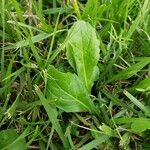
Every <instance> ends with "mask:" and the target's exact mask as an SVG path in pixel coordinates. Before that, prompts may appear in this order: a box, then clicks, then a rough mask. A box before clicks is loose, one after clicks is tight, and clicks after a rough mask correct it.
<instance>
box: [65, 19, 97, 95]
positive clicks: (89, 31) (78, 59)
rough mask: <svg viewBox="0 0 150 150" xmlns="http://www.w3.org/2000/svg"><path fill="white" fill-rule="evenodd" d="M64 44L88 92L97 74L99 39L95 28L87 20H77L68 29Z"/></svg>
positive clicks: (69, 59) (71, 62)
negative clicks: (66, 40) (66, 41)
mask: <svg viewBox="0 0 150 150" xmlns="http://www.w3.org/2000/svg"><path fill="white" fill-rule="evenodd" d="M67 38H68V39H69V40H68V43H67V45H66V49H67V58H68V61H69V63H70V65H71V66H72V67H73V68H74V70H75V71H76V72H77V74H78V76H79V78H80V79H81V80H82V81H83V83H84V85H85V87H86V88H87V90H88V91H89V92H90V91H91V88H92V86H93V82H94V81H95V80H96V78H97V77H98V74H99V69H98V67H97V63H98V60H99V57H100V56H99V52H100V49H99V45H100V43H99V40H98V38H97V36H96V32H95V29H94V28H93V27H92V26H91V25H90V24H89V23H87V22H84V21H78V22H76V23H75V24H74V25H73V27H72V28H71V29H70V31H69V33H68V37H67Z"/></svg>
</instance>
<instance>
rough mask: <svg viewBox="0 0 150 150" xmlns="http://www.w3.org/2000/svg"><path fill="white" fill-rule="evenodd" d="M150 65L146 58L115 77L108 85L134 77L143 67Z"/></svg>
mask: <svg viewBox="0 0 150 150" xmlns="http://www.w3.org/2000/svg"><path fill="white" fill-rule="evenodd" d="M148 63H150V59H148V58H145V59H143V60H142V61H140V62H138V63H136V64H134V65H132V66H131V67H129V68H127V69H125V70H122V71H120V72H119V73H118V74H116V75H114V76H113V77H112V78H111V79H109V80H108V81H107V83H110V82H113V81H118V80H124V79H128V78H130V77H132V76H133V75H135V74H136V73H137V72H139V71H140V70H141V69H142V68H143V67H145V66H146V65H147V64H148Z"/></svg>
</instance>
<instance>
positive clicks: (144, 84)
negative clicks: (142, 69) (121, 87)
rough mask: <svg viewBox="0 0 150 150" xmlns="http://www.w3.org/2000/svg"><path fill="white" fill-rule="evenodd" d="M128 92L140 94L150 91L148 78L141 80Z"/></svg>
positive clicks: (149, 78) (149, 79)
mask: <svg viewBox="0 0 150 150" xmlns="http://www.w3.org/2000/svg"><path fill="white" fill-rule="evenodd" d="M129 90H131V91H133V90H137V91H141V92H145V91H149V90H150V77H147V78H145V79H144V80H141V81H140V82H139V83H138V84H136V85H135V86H133V87H131V88H129Z"/></svg>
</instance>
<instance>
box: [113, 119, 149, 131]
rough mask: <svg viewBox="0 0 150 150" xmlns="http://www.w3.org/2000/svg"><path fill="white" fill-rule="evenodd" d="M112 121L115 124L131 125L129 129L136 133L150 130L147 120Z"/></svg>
mask: <svg viewBox="0 0 150 150" xmlns="http://www.w3.org/2000/svg"><path fill="white" fill-rule="evenodd" d="M114 120H115V123H116V124H131V129H132V130H133V131H134V132H136V133H141V132H143V131H145V130H147V129H150V119H148V118H115V119H114Z"/></svg>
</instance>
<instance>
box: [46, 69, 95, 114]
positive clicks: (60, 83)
mask: <svg viewBox="0 0 150 150" xmlns="http://www.w3.org/2000/svg"><path fill="white" fill-rule="evenodd" d="M47 89H48V90H47V93H46V94H47V98H48V99H49V100H53V101H54V104H55V105H56V106H57V107H58V108H60V109H62V110H64V111H66V112H86V111H91V112H94V111H96V110H95V106H94V104H93V103H92V101H91V99H90V97H89V94H88V92H87V90H86V88H85V87H84V86H83V83H82V82H81V80H80V79H79V78H78V76H76V75H75V74H71V73H62V72H60V71H58V70H56V69H55V68H54V67H53V66H50V67H49V70H48V87H47Z"/></svg>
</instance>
